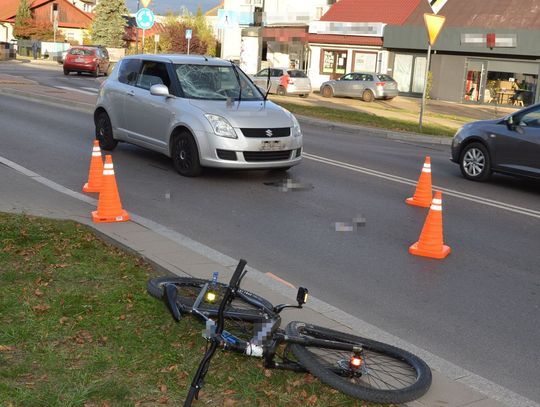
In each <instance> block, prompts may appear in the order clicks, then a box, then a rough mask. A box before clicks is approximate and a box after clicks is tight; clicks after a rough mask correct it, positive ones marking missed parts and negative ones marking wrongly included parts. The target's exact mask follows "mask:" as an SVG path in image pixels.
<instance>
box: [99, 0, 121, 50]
mask: <svg viewBox="0 0 540 407" xmlns="http://www.w3.org/2000/svg"><path fill="white" fill-rule="evenodd" d="M94 13H95V17H94V22H93V23H92V42H93V43H94V44H99V45H104V46H106V47H123V46H124V33H125V27H126V25H127V21H126V19H125V18H124V16H127V15H128V14H129V11H128V9H127V7H126V3H125V1H124V0H107V1H100V2H99V3H98V4H97V6H96V8H95V10H94Z"/></svg>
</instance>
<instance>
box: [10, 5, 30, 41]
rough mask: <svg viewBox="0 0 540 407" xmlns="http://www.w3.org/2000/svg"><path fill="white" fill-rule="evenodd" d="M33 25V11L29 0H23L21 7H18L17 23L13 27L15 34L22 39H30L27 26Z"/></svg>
mask: <svg viewBox="0 0 540 407" xmlns="http://www.w3.org/2000/svg"><path fill="white" fill-rule="evenodd" d="M31 25H32V11H31V10H30V5H29V4H28V1H27V0H21V2H20V3H19V7H17V14H16V15H15V24H14V28H13V35H14V36H15V37H16V38H20V39H25V40H27V39H29V38H31V37H29V36H28V33H27V32H26V28H28V27H29V26H31Z"/></svg>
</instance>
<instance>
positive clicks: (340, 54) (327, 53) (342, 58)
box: [320, 49, 347, 79]
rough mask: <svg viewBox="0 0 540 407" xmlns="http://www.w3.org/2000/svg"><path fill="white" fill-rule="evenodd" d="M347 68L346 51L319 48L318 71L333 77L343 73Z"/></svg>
mask: <svg viewBox="0 0 540 407" xmlns="http://www.w3.org/2000/svg"><path fill="white" fill-rule="evenodd" d="M346 69H347V51H334V50H327V49H323V50H321V66H320V73H321V74H322V75H330V78H331V79H335V78H337V77H340V76H341V75H343V74H345V72H346Z"/></svg>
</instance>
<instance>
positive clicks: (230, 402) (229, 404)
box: [223, 399, 236, 407]
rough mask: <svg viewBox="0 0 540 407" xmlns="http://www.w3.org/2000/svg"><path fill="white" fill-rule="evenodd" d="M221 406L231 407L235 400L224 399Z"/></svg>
mask: <svg viewBox="0 0 540 407" xmlns="http://www.w3.org/2000/svg"><path fill="white" fill-rule="evenodd" d="M223 405H224V406H225V407H233V406H235V405H236V400H233V399H225V401H224V402H223Z"/></svg>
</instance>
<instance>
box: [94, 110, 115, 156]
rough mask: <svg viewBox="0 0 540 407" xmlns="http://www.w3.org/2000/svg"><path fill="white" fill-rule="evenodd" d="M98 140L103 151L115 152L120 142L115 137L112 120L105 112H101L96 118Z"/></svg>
mask: <svg viewBox="0 0 540 407" xmlns="http://www.w3.org/2000/svg"><path fill="white" fill-rule="evenodd" d="M96 140H98V141H99V147H100V148H101V149H103V150H109V151H110V150H114V149H115V147H116V146H117V144H118V141H117V140H115V139H114V137H113V131H112V125H111V120H110V119H109V115H108V114H107V113H105V112H100V113H99V114H98V115H97V117H96Z"/></svg>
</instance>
